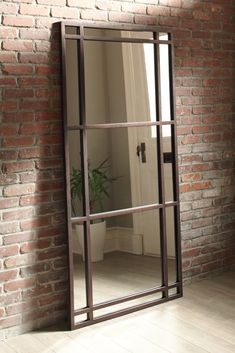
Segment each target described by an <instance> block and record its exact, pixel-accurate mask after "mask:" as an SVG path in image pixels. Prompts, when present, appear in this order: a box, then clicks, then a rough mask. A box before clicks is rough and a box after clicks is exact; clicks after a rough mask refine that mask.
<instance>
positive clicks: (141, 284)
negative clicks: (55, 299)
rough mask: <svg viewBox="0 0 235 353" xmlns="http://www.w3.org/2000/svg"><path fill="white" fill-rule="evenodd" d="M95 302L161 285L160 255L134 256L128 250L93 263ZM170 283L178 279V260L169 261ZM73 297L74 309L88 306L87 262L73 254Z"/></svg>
mask: <svg viewBox="0 0 235 353" xmlns="http://www.w3.org/2000/svg"><path fill="white" fill-rule="evenodd" d="M92 267H93V297H94V303H100V302H103V301H106V300H111V299H116V298H119V297H122V296H125V295H129V294H133V293H136V292H139V291H142V290H146V289H148V288H152V287H155V286H160V285H161V264H160V258H159V257H153V256H142V255H133V254H129V253H125V252H118V251H115V252H111V253H107V254H105V255H104V260H103V261H99V262H93V263H92ZM168 276H169V283H171V282H175V279H176V270H175V260H174V259H169V260H168ZM74 300H75V308H76V309H77V308H81V307H83V306H85V305H86V302H85V278H84V262H83V261H82V258H81V256H79V255H75V256H74Z"/></svg>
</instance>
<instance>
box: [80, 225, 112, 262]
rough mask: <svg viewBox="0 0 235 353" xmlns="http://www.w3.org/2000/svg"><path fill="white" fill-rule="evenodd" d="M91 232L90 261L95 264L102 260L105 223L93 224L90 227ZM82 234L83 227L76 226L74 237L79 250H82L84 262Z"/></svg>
mask: <svg viewBox="0 0 235 353" xmlns="http://www.w3.org/2000/svg"><path fill="white" fill-rule="evenodd" d="M90 231H91V261H92V262H97V261H102V260H103V259H104V240H105V235H106V222H105V221H101V222H99V223H93V224H91V225H90ZM83 234H84V232H83V225H76V235H77V238H78V242H79V245H80V248H81V250H82V258H83V261H84V258H85V256H84V235H83Z"/></svg>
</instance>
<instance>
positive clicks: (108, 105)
mask: <svg viewBox="0 0 235 353" xmlns="http://www.w3.org/2000/svg"><path fill="white" fill-rule="evenodd" d="M84 55H85V99H86V122H87V123H90V124H100V123H118V122H135V121H144V122H145V121H156V120H157V119H156V104H155V71H154V45H153V44H149V43H119V42H98V41H96V42H94V41H85V43H84Z"/></svg>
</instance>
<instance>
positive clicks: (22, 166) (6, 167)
mask: <svg viewBox="0 0 235 353" xmlns="http://www.w3.org/2000/svg"><path fill="white" fill-rule="evenodd" d="M2 169H3V171H4V173H15V172H20V171H25V170H33V169H34V162H31V161H27V162H9V163H7V162H6V163H3V164H2Z"/></svg>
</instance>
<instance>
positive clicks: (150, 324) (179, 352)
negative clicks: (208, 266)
mask: <svg viewBox="0 0 235 353" xmlns="http://www.w3.org/2000/svg"><path fill="white" fill-rule="evenodd" d="M14 352H17V353H52V352H54V353H74V352H76V353H106V352H108V353H128V352H133V353H167V352H168V353H169V352H170V353H208V352H210V353H234V352H235V272H232V271H231V272H227V273H226V274H223V275H220V276H218V277H214V278H212V279H209V280H203V281H201V282H197V283H194V284H191V285H188V286H186V287H185V289H184V297H183V298H181V299H177V300H174V301H172V302H168V303H165V304H161V305H158V306H156V307H152V308H149V309H146V310H142V311H139V312H136V313H134V314H131V315H127V316H123V317H121V318H118V319H114V320H111V321H106V322H103V323H100V324H97V325H94V326H90V327H86V328H83V329H80V330H76V331H73V332H66V331H56V330H50V331H46V330H45V331H43V332H32V333H29V334H24V335H21V336H18V337H14V338H10V339H8V340H7V341H6V342H2V343H0V353H14Z"/></svg>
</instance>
